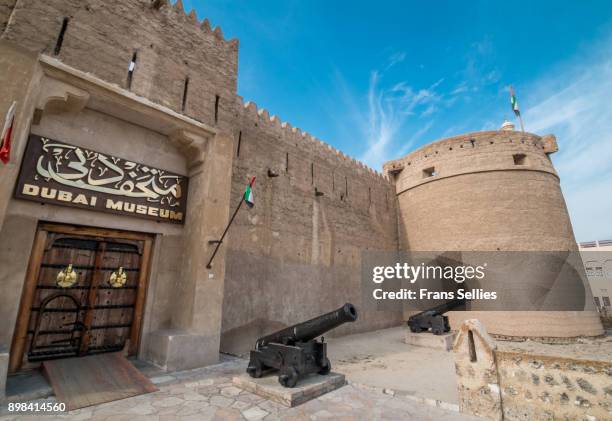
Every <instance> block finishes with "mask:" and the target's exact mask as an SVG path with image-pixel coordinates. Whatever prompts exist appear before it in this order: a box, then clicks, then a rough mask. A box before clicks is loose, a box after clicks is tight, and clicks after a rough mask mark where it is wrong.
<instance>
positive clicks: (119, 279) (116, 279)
mask: <svg viewBox="0 0 612 421" xmlns="http://www.w3.org/2000/svg"><path fill="white" fill-rule="evenodd" d="M108 283H109V284H110V286H112V287H113V288H121V287H122V286H125V284H126V283H127V274H126V273H125V271H124V270H123V267H121V266H120V267H119V269H117V271H116V272H113V273H111V276H110V278H109V280H108Z"/></svg>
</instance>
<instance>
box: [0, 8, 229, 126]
mask: <svg viewBox="0 0 612 421" xmlns="http://www.w3.org/2000/svg"><path fill="white" fill-rule="evenodd" d="M13 3H14V2H13ZM10 4H11V3H10V2H9V4H8V7H7V6H6V5H5V6H3V7H1V8H0V24H1V23H2V22H3V21H7V22H8V24H7V25H6V27H5V28H4V32H3V34H2V39H4V40H7V41H12V42H15V43H18V44H19V45H20V46H22V47H25V48H27V49H29V50H32V51H36V52H39V53H42V54H46V55H48V56H52V57H55V58H57V59H59V60H61V61H62V62H63V63H65V64H67V65H69V66H71V67H74V68H75V69H79V70H81V71H84V72H87V73H91V74H93V75H95V76H97V77H98V78H100V79H102V80H105V81H107V82H110V83H113V84H115V85H117V86H120V87H122V88H124V89H127V90H130V91H131V92H133V93H135V94H136V95H139V96H142V97H144V98H147V99H149V100H151V101H153V102H156V103H158V104H161V105H163V106H165V107H168V108H169V109H171V110H174V111H176V112H180V113H182V114H184V115H186V116H189V117H192V118H194V119H195V120H198V121H201V122H204V123H207V124H210V125H215V126H220V128H224V129H229V128H230V127H231V121H233V116H234V115H235V110H234V109H233V107H234V105H235V95H236V80H237V79H236V78H237V65H238V41H237V40H229V41H228V40H225V39H224V37H223V33H222V31H221V29H220V28H219V27H217V28H215V29H211V26H210V23H209V22H208V20H204V21H201V22H200V21H198V19H197V17H196V15H195V13H193V12H192V13H189V14H187V13H185V11H184V10H183V6H182V2H181V1H178V2H177V3H176V4H174V5H171V4H170V3H169V2H168V1H167V0H166V1H157V2H151V1H148V0H132V1H122V2H113V3H112V4H109V2H107V1H104V0H86V1H82V0H45V1H38V0H20V1H18V2H16V4H15V6H14V8H11V7H10ZM9 11H10V13H7V12H9ZM7 15H8V16H9V17H10V20H9V19H6V16H7ZM132 61H134V68H133V72H131V73H132V74H131V75H129V73H130V72H129V67H130V63H131V62H132ZM185 85H187V86H186V87H185ZM217 97H219V99H218V101H217V99H216V98H217ZM216 102H218V107H217V108H218V110H217V117H216V119H215V103H216Z"/></svg>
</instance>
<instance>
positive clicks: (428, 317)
mask: <svg viewBox="0 0 612 421" xmlns="http://www.w3.org/2000/svg"><path fill="white" fill-rule="evenodd" d="M464 303H465V300H464V299H455V300H452V301H449V302H447V303H443V304H440V305H438V306H435V307H432V308H430V309H429V310H425V311H422V312H420V313H417V314H414V315H412V316H410V317H409V318H408V322H407V324H408V327H410V331H411V332H414V333H419V332H426V331H428V330H429V329H431V333H433V334H434V335H441V334H443V333H446V332H448V331H450V325H449V324H448V317H447V316H445V315H444V313H446V312H447V311H449V310H452V309H453V308H456V307H459V306H460V305H462V304H464Z"/></svg>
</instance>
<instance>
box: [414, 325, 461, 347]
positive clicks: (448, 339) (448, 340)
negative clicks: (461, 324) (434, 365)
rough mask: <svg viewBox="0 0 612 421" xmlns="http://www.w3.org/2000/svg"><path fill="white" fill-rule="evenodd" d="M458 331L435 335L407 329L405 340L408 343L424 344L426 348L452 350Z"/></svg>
mask: <svg viewBox="0 0 612 421" xmlns="http://www.w3.org/2000/svg"><path fill="white" fill-rule="evenodd" d="M456 336H457V332H448V333H445V334H443V335H434V334H433V333H430V332H421V333H414V332H411V331H410V329H406V333H405V336H404V342H406V343H407V344H408V345H414V346H422V347H425V348H434V349H442V350H444V351H450V350H451V349H453V343H454V342H455V337H456Z"/></svg>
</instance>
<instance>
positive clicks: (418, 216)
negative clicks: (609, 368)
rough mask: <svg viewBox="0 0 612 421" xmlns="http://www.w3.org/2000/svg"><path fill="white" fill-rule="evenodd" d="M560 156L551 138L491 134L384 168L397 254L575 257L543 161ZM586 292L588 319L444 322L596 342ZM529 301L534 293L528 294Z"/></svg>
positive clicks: (518, 316) (493, 316)
mask: <svg viewBox="0 0 612 421" xmlns="http://www.w3.org/2000/svg"><path fill="white" fill-rule="evenodd" d="M557 149H558V148H557V143H556V140H555V138H554V136H552V135H549V136H544V137H540V136H537V135H535V134H532V133H524V132H516V131H489V132H478V133H469V134H465V135H461V136H456V137H452V138H449V139H443V140H440V141H437V142H433V143H431V144H428V145H426V146H424V147H422V148H420V149H418V150H417V151H415V152H413V153H411V154H409V155H407V156H405V157H403V158H401V159H398V160H394V161H390V162H387V163H386V164H385V165H384V168H385V171H386V172H387V174H389V176H390V177H392V178H393V179H394V181H395V187H396V194H397V197H398V206H399V218H398V220H399V243H400V249H402V250H408V251H441V252H445V251H521V252H528V251H534V252H537V251H547V252H552V251H559V252H567V251H572V252H576V251H577V245H576V240H575V238H574V233H573V229H572V225H571V221H570V218H569V214H568V212H567V207H566V205H565V200H564V198H563V193H562V192H561V188H560V185H559V177H558V175H557V173H556V171H555V169H554V167H553V165H552V162H551V160H550V158H549V156H548V155H549V154H551V153H554V152H556V151H557ZM481 263H482V262H481ZM542 263H544V262H542ZM540 278H541V279H544V278H545V274H544V273H542V274H539V275H538V274H534V278H533V283H532V284H533V285H534V288H535V285H536V284H537V281H538V280H539V279H540ZM509 281H511V280H509ZM585 289H586V291H587V295H588V297H587V298H586V303H585V304H586V305H587V308H588V309H589V311H585V312H489V313H478V315H474V314H471V312H450V313H449V318H450V321H451V326H452V327H453V328H455V329H456V328H458V326H459V325H460V323H461V322H462V321H463V320H465V319H466V318H470V317H478V318H479V319H480V320H481V321H482V322H483V323H484V324H485V326H487V328H488V329H489V332H490V333H493V334H499V335H508V336H516V335H518V336H535V337H572V336H580V335H600V334H602V333H603V330H602V326H601V323H600V322H599V320H598V317H597V313H596V312H595V309H594V307H593V302H592V301H593V300H592V298H591V296H590V289H589V288H588V285H586V286H585ZM530 293H535V289H534V290H533V291H531V292H528V291H526V292H525V294H527V295H528V294H530ZM527 295H526V298H527Z"/></svg>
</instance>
